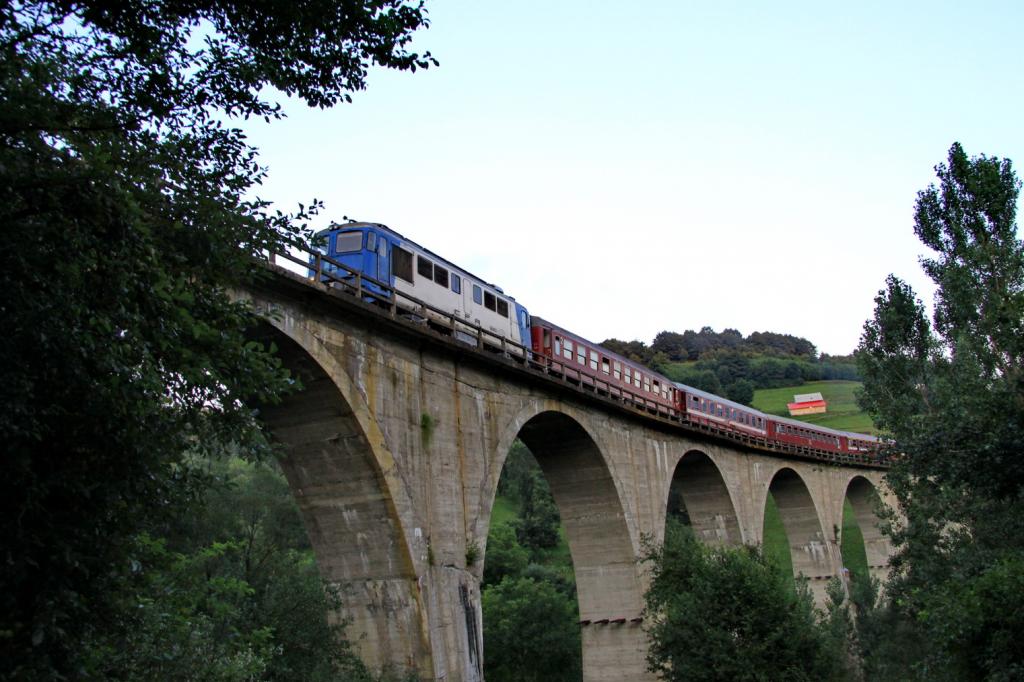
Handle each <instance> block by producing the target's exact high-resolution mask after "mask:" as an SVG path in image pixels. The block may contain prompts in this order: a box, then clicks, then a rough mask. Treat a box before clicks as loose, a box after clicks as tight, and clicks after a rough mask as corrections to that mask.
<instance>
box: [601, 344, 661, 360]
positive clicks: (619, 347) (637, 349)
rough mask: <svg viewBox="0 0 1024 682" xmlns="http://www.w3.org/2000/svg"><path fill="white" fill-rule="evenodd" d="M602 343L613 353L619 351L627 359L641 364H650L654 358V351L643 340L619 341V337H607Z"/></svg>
mask: <svg viewBox="0 0 1024 682" xmlns="http://www.w3.org/2000/svg"><path fill="white" fill-rule="evenodd" d="M601 345H602V346H604V347H605V348H607V349H608V350H610V351H611V352H613V353H618V354H619V355H621V356H622V357H624V358H626V359H627V360H632V361H633V362H639V363H640V364H641V365H648V366H650V364H651V361H652V360H653V359H654V351H653V350H652V349H651V348H650V347H648V346H647V344H646V343H644V342H643V341H619V340H618V339H605V340H604V341H602V342H601Z"/></svg>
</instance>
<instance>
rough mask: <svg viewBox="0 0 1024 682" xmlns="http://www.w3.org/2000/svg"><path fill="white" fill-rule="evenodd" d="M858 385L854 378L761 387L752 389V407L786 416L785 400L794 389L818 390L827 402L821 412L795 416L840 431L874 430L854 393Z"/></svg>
mask: <svg viewBox="0 0 1024 682" xmlns="http://www.w3.org/2000/svg"><path fill="white" fill-rule="evenodd" d="M858 388H860V382H858V381H808V382H806V383H803V384H800V385H799V386H788V387H785V388H765V389H760V390H758V391H755V392H754V403H753V404H754V407H756V408H757V409H759V410H761V411H762V412H767V413H768V414H777V415H779V416H782V417H788V416H789V410H788V409H786V403H790V402H793V396H794V395H796V394H798V393H821V395H822V397H823V398H825V401H826V402H828V411H827V412H825V413H823V414H810V415H807V416H804V417H795V418H796V419H800V421H805V422H807V423H809V424H817V425H819V426H826V427H828V428H832V429H839V430H841V431H855V432H857V433H870V434H873V435H877V434H878V429H876V428H875V425H874V424H872V423H871V418H870V417H869V416H868V415H867V413H865V412H864V411H863V410H861V409H860V407H858V405H857V400H856V397H855V392H856V390H857V389H858Z"/></svg>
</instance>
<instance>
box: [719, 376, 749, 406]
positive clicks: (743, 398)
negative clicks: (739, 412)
mask: <svg viewBox="0 0 1024 682" xmlns="http://www.w3.org/2000/svg"><path fill="white" fill-rule="evenodd" d="M725 397H726V398H728V399H729V400H732V401H733V402H737V403H739V404H741V405H750V404H751V403H753V402H754V384H753V382H751V381H748V380H746V379H737V380H736V381H734V382H732V383H731V384H729V385H728V386H726V387H725Z"/></svg>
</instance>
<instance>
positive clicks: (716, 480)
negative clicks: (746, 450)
mask: <svg viewBox="0 0 1024 682" xmlns="http://www.w3.org/2000/svg"><path fill="white" fill-rule="evenodd" d="M665 507H666V523H667V522H668V518H669V517H670V516H672V515H673V513H674V512H677V513H678V512H683V511H685V515H686V522H687V523H688V525H689V526H690V527H691V528H692V529H693V532H694V534H695V535H696V536H697V538H698V539H700V540H701V542H703V543H705V544H708V545H714V546H739V545H741V544H743V536H742V533H741V531H740V523H739V517H738V516H737V514H736V505H735V504H734V503H733V499H732V496H731V495H730V494H729V488H728V486H727V485H726V484H725V478H724V477H723V476H722V472H721V470H720V469H719V468H718V465H717V464H715V462H714V460H713V459H711V457H710V456H709V455H707V454H706V453H704V452H701V451H700V450H690V451H688V452H687V453H686V454H684V455H683V456H682V457H681V458H680V459H679V462H678V463H677V464H676V467H675V470H674V471H673V472H672V481H671V483H670V484H669V490H668V493H667V500H666V505H665ZM679 516H682V513H679Z"/></svg>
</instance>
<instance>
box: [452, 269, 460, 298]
mask: <svg viewBox="0 0 1024 682" xmlns="http://www.w3.org/2000/svg"><path fill="white" fill-rule="evenodd" d="M452 291H454V292H455V293H457V294H461V293H462V278H461V277H459V276H458V275H456V274H455V273H454V272H453V273H452Z"/></svg>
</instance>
